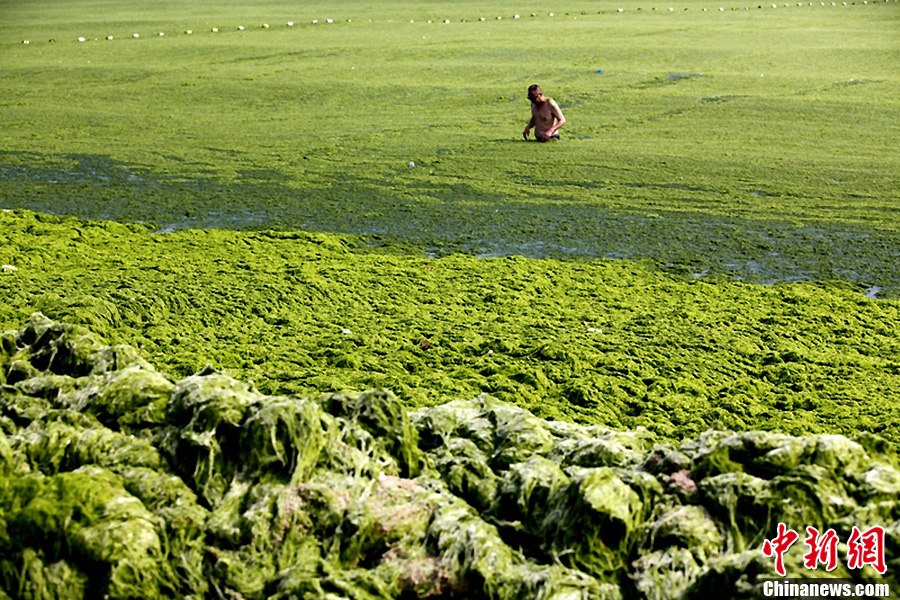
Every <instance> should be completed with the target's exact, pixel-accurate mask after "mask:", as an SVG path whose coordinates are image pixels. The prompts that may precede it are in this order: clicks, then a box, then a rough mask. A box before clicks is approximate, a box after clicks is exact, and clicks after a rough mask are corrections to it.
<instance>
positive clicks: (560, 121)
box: [547, 100, 566, 137]
mask: <svg viewBox="0 0 900 600" xmlns="http://www.w3.org/2000/svg"><path fill="white" fill-rule="evenodd" d="M550 113H551V114H552V115H553V117H554V119H556V122H555V123H554V124H553V127H551V128H550V131H548V132H547V137H550V136H552V135H555V134H556V132H557V131H559V130H560V129H562V126H563V125H565V124H566V117H565V115H563V114H562V111H561V110H560V109H559V104H557V103H556V100H550Z"/></svg>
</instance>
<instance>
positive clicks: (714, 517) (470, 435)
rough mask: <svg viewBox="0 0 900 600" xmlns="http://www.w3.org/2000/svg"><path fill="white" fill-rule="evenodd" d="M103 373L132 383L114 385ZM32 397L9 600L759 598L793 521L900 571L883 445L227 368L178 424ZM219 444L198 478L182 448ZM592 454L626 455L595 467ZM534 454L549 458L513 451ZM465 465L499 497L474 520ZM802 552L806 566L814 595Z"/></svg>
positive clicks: (10, 453)
mask: <svg viewBox="0 0 900 600" xmlns="http://www.w3.org/2000/svg"><path fill="white" fill-rule="evenodd" d="M41 332H43V333H42V335H36V334H37V333H41ZM13 338H14V339H15V340H17V342H16V345H15V347H14V348H10V349H7V350H4V354H3V356H4V357H5V359H8V358H9V356H10V352H9V351H8V350H12V353H13V354H14V355H16V356H20V357H23V358H25V359H29V358H30V357H31V354H32V350H33V351H34V354H35V355H39V354H41V353H42V352H44V349H45V348H46V347H47V345H48V344H49V345H53V344H55V345H56V347H69V346H70V345H71V344H73V343H75V342H76V341H77V342H78V343H80V344H83V345H85V347H91V348H93V349H94V352H93V354H92V356H93V357H94V360H95V361H96V364H93V363H91V362H90V361H89V362H87V363H83V362H73V363H67V364H68V365H69V367H70V368H71V371H69V372H66V370H65V369H61V372H60V373H57V375H68V376H69V377H70V378H71V379H72V380H73V381H74V382H75V383H74V385H75V387H77V388H81V389H84V388H87V387H88V386H91V385H93V386H97V388H96V389H95V394H94V396H93V398H95V399H96V398H102V397H104V391H105V390H104V387H105V386H111V387H115V386H116V385H117V382H119V381H120V379H119V378H116V377H115V375H116V373H117V372H119V371H121V372H127V371H129V370H130V369H133V368H134V367H133V365H124V366H122V367H121V369H116V368H115V367H110V366H109V364H108V363H106V362H105V361H104V359H103V357H104V356H106V355H107V352H106V351H107V350H109V349H110V348H109V347H108V346H106V345H105V344H104V342H103V341H102V340H101V339H100V338H98V337H96V336H94V335H93V334H91V333H89V332H87V331H85V330H84V329H83V328H80V327H77V326H71V325H64V324H61V323H59V322H54V321H50V320H48V319H46V318H45V317H43V316H42V315H34V316H33V317H32V318H31V320H30V322H29V323H28V324H27V325H26V326H25V327H24V328H23V329H21V330H19V331H18V332H13ZM69 338H71V339H69ZM118 349H119V350H122V347H121V346H118ZM4 364H5V365H9V363H8V361H6V360H4ZM54 364H56V365H57V367H59V366H60V364H61V363H54V362H49V363H47V364H46V367H47V368H48V369H49V368H50V367H51V366H53V365H54ZM85 367H91V368H90V369H87V374H80V375H79V374H77V373H78V372H79V371H84V370H85ZM5 368H8V367H5ZM141 368H142V369H145V370H147V371H148V372H154V371H153V368H152V367H151V366H150V365H149V364H143V365H142V367H141ZM100 369H102V370H104V372H105V373H106V374H107V375H111V376H112V377H107V378H105V379H104V382H101V383H99V384H98V383H97V381H96V377H97V376H96V375H95V374H94V372H95V371H97V370H100ZM45 372H46V371H39V373H38V375H36V377H41V376H42V374H43V373H45ZM130 381H131V382H132V385H133V388H132V389H133V393H134V400H133V401H134V404H135V405H137V404H139V403H140V402H141V401H142V402H144V403H148V404H153V403H155V402H158V401H159V397H160V394H163V393H162V392H161V389H160V386H159V383H158V381H156V380H155V379H154V378H143V379H140V378H138V379H131V380H130ZM142 385H146V387H147V388H149V390H150V391H149V392H147V391H144V390H142V389H141V386H142ZM30 389H31V386H29V385H28V382H27V380H20V381H18V382H16V383H13V384H5V385H4V386H3V387H2V388H0V414H2V416H3V418H4V419H8V418H9V417H10V416H12V417H13V418H12V419H10V420H9V421H8V422H6V425H5V426H4V433H3V435H2V436H0V458H2V463H0V467H2V468H0V550H2V553H0V590H2V591H3V592H4V593H5V594H6V595H8V596H10V597H27V598H33V597H63V598H83V597H94V596H97V595H102V596H104V597H109V598H133V597H142V598H162V597H171V596H173V595H175V596H180V597H201V596H205V595H208V594H210V593H215V594H217V595H222V596H225V597H230V596H233V597H237V596H240V597H244V598H289V597H309V598H312V597H316V598H401V597H402V598H410V597H421V598H427V597H466V598H498V599H507V598H508V599H514V598H523V597H529V598H532V597H533V598H548V599H549V598H554V599H560V600H563V599H569V598H611V599H612V598H627V597H635V596H636V595H637V596H640V597H647V598H684V599H688V598H701V597H706V596H705V594H709V593H710V590H716V593H718V594H719V595H720V596H722V597H748V596H751V595H752V594H754V593H759V590H760V586H761V585H762V580H763V579H765V578H766V577H771V576H772V575H773V570H772V569H773V566H772V564H771V562H767V561H764V560H763V559H762V555H761V553H760V551H759V547H760V545H761V542H762V540H763V539H764V538H766V537H768V536H770V535H772V534H773V531H774V525H775V524H776V523H779V522H784V523H786V524H787V525H788V526H790V527H793V528H796V529H800V528H802V527H804V526H806V525H813V526H817V527H834V528H835V529H836V531H837V532H838V533H839V535H841V536H847V535H849V531H850V529H851V528H852V527H855V526H858V527H868V526H871V525H874V524H883V525H884V526H885V531H886V553H885V558H886V560H887V562H888V564H889V565H891V566H894V565H895V563H896V561H897V556H896V553H895V548H896V544H897V541H898V535H900V528H898V527H897V525H896V524H897V522H898V519H900V504H898V501H897V494H896V491H897V488H898V485H900V484H898V482H900V470H898V465H897V463H896V454H895V453H893V452H889V453H887V454H885V453H883V452H881V451H879V450H878V448H879V447H882V448H883V447H884V444H880V442H878V440H876V439H874V438H872V437H871V436H870V437H869V438H867V439H866V443H865V445H863V444H859V443H856V442H854V441H852V440H849V439H847V438H845V437H843V436H838V435H811V436H804V437H792V436H788V435H785V434H779V433H767V432H761V431H747V432H737V433H734V432H727V431H718V432H715V431H710V432H708V433H706V434H704V435H703V436H701V437H700V438H697V439H693V440H685V441H683V442H681V443H679V445H678V446H677V447H671V446H667V445H666V444H659V443H658V442H657V440H656V438H655V437H654V436H653V435H652V434H651V433H649V432H647V431H635V432H624V431H618V432H617V431H611V430H607V429H604V428H600V427H598V426H581V425H575V424H571V423H563V422H555V421H546V420H543V419H540V418H537V417H536V416H534V415H533V414H531V413H529V412H528V411H526V410H525V409H522V408H519V407H515V406H512V405H509V404H505V403H502V402H500V401H498V400H496V399H491V398H488V397H484V396H482V397H479V398H475V399H473V400H470V401H457V402H453V403H449V404H444V405H440V406H435V407H430V408H421V409H418V410H416V411H414V412H412V413H409V412H407V411H406V409H405V408H404V407H403V406H402V405H401V404H400V403H399V402H398V400H397V399H396V398H395V397H393V396H392V395H391V394H389V393H387V392H384V391H375V390H373V391H368V392H366V393H363V394H360V395H358V396H356V397H353V398H351V397H348V396H346V395H333V394H330V395H324V396H322V397H321V398H319V399H312V398H303V397H297V396H284V397H271V396H266V395H265V394H262V393H260V392H259V391H257V390H254V389H253V388H252V387H251V386H249V385H247V384H242V383H241V382H239V381H237V380H234V379H231V378H229V377H227V376H225V375H223V374H221V373H217V372H215V371H212V370H206V371H202V372H200V373H198V374H196V375H193V376H190V377H187V378H185V379H182V380H178V381H175V382H173V385H172V386H171V387H170V388H169V389H168V392H167V393H164V394H163V395H164V396H166V408H165V415H166V420H165V421H164V422H162V423H149V422H138V423H132V422H127V421H125V422H123V421H120V420H116V419H112V420H110V422H109V427H111V428H112V429H109V428H107V427H106V426H105V425H103V424H101V423H100V421H99V420H98V419H97V418H96V417H94V416H92V415H90V414H88V413H87V412H81V411H82V410H83V411H87V410H88V409H89V408H90V406H91V405H89V404H83V405H81V406H80V407H79V408H67V409H59V408H56V409H54V408H51V407H50V406H49V401H48V400H46V399H43V398H40V397H35V396H30V395H29V390H30ZM118 394H119V396H118V397H120V398H121V389H120V390H119V391H118ZM23 403H25V404H27V403H34V404H35V406H36V408H37V410H35V411H31V412H28V411H23V410H21V405H22V404H23ZM388 416H389V417H388ZM347 429H349V430H351V431H350V433H349V434H347V435H344V434H343V431H344V430H347ZM354 429H356V431H355V432H354V431H353V430H354ZM173 430H178V431H180V432H181V433H180V434H176V432H175V431H173ZM201 432H205V433H206V435H205V436H203V437H204V439H205V445H204V446H203V448H204V449H203V450H201V451H199V455H202V456H204V457H206V458H204V460H205V461H206V462H205V463H203V468H202V469H200V470H199V471H198V470H197V469H195V468H194V466H195V464H199V463H200V462H201V461H198V460H196V458H195V456H194V455H192V454H191V452H190V451H177V452H173V450H172V447H173V439H174V440H177V441H178V442H177V443H180V442H181V441H183V440H194V439H195V438H196V437H198V436H197V434H199V433H201ZM375 432H379V433H378V434H377V437H378V438H379V439H380V442H381V443H379V444H374V443H370V444H361V445H358V446H357V447H356V450H357V452H358V454H357V455H356V456H355V457H353V456H351V457H350V458H349V459H348V457H347V451H348V450H349V449H350V446H349V445H348V443H347V442H348V441H353V440H357V441H358V440H360V439H362V440H368V441H372V440H374V439H375V437H376V436H375ZM363 433H369V434H370V436H372V437H370V438H366V437H365V436H364V435H363ZM135 434H138V435H140V436H141V437H137V436H136V435H135ZM178 436H180V437H178ZM547 439H552V440H553V442H552V443H544V441H545V440H547ZM513 440H515V442H513ZM590 442H594V444H595V445H602V444H611V443H613V442H616V448H617V451H616V452H615V453H610V452H587V453H585V452H581V451H580V450H579V449H581V448H586V447H593V446H592V445H591V443H590ZM513 443H521V444H522V447H523V448H525V449H527V451H523V452H521V454H515V453H512V454H511V453H510V449H511V446H512V445H513ZM231 445H236V448H237V450H236V451H232V452H228V451H222V449H227V448H228V447H229V446H231ZM560 447H562V448H564V449H563V450H562V451H559V448H560ZM210 448H217V449H218V452H217V454H216V456H215V459H214V460H213V459H210V458H208V457H209V453H208V449H210ZM572 449H576V451H575V453H574V454H573V452H572ZM573 455H574V456H577V465H576V464H567V462H570V461H571V457H572V456H573ZM723 455H727V456H728V459H727V460H723V459H722V458H721V457H722V456H723ZM163 457H165V460H163ZM452 457H460V458H461V459H463V461H464V462H465V464H467V465H468V467H467V468H468V469H469V471H470V472H471V473H478V474H480V476H481V479H482V480H483V479H484V478H485V477H486V476H488V474H490V476H491V477H492V478H493V483H494V485H493V486H482V488H481V493H480V495H479V496H477V497H474V500H475V501H474V502H473V501H471V500H470V498H473V496H472V494H471V493H470V492H471V489H469V490H468V491H467V490H466V489H465V488H464V486H461V485H460V484H459V477H458V475H457V474H455V473H454V471H453V468H448V465H451V462H452V460H451V458H452ZM501 457H502V458H501ZM712 457H719V458H712ZM448 461H449V462H448ZM453 464H456V465H460V464H463V463H460V462H457V463H453ZM413 465H415V467H413ZM760 465H764V467H763V468H761V467H760ZM451 466H452V465H451ZM360 467H364V468H360ZM411 468H415V470H416V473H415V474H413V473H411V472H410V469H411ZM750 471H755V472H757V473H758V475H752V474H750ZM215 482H223V484H224V485H223V486H221V487H216V485H217V484H216V483H215ZM798 555H799V553H793V554H791V555H789V556H788V557H787V559H788V560H787V564H788V568H789V569H791V570H792V572H794V573H799V574H800V575H801V576H802V575H803V574H804V572H806V573H809V572H808V571H806V570H805V569H804V568H803V567H802V566H801V565H800V558H799V556H798ZM892 573H893V572H892V571H890V572H889V573H888V574H887V575H886V576H885V577H886V579H885V581H894V580H893V579H891V577H893V575H892ZM817 576H823V573H821V572H820V573H818V574H817ZM828 576H831V577H845V578H851V579H852V578H860V577H861V578H871V576H872V575H871V574H870V573H869V572H868V571H865V570H864V571H852V570H848V569H846V568H844V567H843V566H841V568H840V569H838V570H837V571H834V572H831V573H829V574H828Z"/></svg>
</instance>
